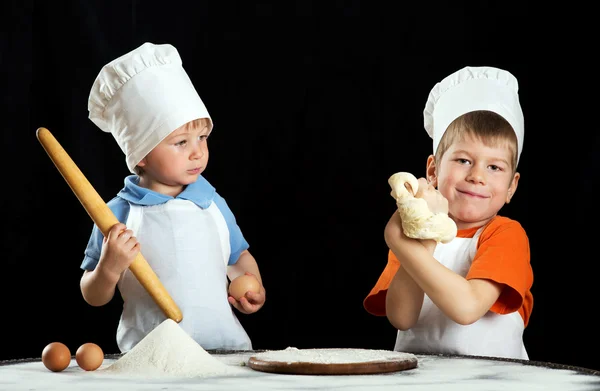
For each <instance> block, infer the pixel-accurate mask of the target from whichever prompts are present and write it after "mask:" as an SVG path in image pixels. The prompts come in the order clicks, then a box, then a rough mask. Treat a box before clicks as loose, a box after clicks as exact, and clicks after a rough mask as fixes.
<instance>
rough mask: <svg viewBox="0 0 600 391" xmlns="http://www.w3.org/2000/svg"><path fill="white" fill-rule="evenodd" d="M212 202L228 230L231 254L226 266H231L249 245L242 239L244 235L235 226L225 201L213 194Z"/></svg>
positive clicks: (235, 223)
mask: <svg viewBox="0 0 600 391" xmlns="http://www.w3.org/2000/svg"><path fill="white" fill-rule="evenodd" d="M213 201H214V203H215V204H216V205H217V207H218V208H219V210H220V211H221V213H222V214H223V217H224V218H225V221H226V222H227V228H228V229H229V245H230V247H231V254H230V255H229V262H228V263H227V264H228V265H233V264H235V263H236V262H237V261H238V259H239V257H240V255H241V254H242V252H243V251H245V250H247V249H248V248H249V247H250V245H249V244H248V242H247V241H246V239H245V238H244V235H242V230H241V229H240V227H239V226H238V225H237V222H236V220H235V216H234V215H233V212H231V209H229V206H228V205H227V202H226V201H225V199H224V198H223V197H221V196H220V195H219V194H215V198H214V199H213Z"/></svg>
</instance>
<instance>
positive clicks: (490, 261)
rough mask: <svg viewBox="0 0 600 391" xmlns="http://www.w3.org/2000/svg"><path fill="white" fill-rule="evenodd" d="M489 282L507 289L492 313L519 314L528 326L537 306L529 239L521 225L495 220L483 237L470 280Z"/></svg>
mask: <svg viewBox="0 0 600 391" xmlns="http://www.w3.org/2000/svg"><path fill="white" fill-rule="evenodd" d="M474 278H478V279H487V280H491V281H495V282H497V283H499V284H503V285H504V289H503V290H502V292H501V293H500V297H499V298H498V300H497V301H496V302H495V303H494V305H493V306H492V308H491V309H490V310H491V311H493V312H495V313H497V314H508V313H511V312H514V311H519V312H520V313H521V316H522V317H523V320H524V323H525V325H526V326H527V323H528V320H529V315H530V313H531V309H532V306H533V296H532V295H531V291H530V289H531V286H532V284H533V270H532V268H531V264H530V253H529V239H528V238H527V235H526V233H525V230H524V229H523V228H522V227H521V225H520V224H519V223H518V222H516V221H514V220H509V219H506V218H497V219H495V220H494V221H493V222H492V223H491V224H490V225H489V226H488V227H486V228H485V229H484V231H483V232H482V233H481V235H480V237H479V243H478V247H477V253H476V254H475V257H474V258H473V263H472V264H471V267H470V269H469V272H468V273H467V276H466V279H467V280H470V279H474Z"/></svg>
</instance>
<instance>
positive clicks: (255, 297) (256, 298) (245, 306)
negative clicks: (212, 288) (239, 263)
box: [227, 272, 266, 314]
mask: <svg viewBox="0 0 600 391" xmlns="http://www.w3.org/2000/svg"><path fill="white" fill-rule="evenodd" d="M246 274H247V275H253V274H252V273H249V272H246ZM227 300H228V301H229V304H231V305H232V306H233V307H234V308H235V309H237V310H238V311H240V312H241V313H243V314H252V313H254V312H256V311H258V310H259V309H261V308H262V306H263V305H264V304H265V300H266V292H265V288H264V287H263V286H262V284H261V285H260V290H259V291H258V293H256V292H251V291H248V292H246V294H245V295H244V296H242V297H240V300H239V301H237V300H236V299H235V298H234V297H233V296H231V295H230V296H229V297H228V298H227Z"/></svg>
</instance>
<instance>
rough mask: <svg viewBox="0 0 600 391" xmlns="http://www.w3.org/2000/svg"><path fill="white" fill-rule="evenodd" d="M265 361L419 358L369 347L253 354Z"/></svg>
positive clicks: (320, 361)
mask: <svg viewBox="0 0 600 391" xmlns="http://www.w3.org/2000/svg"><path fill="white" fill-rule="evenodd" d="M253 357H254V358H256V359H259V360H263V361H276V362H285V363H288V364H291V363H300V362H302V363H311V364H352V363H365V362H380V361H404V360H415V361H416V360H417V356H415V355H414V354H411V353H403V352H395V351H390V350H368V349H297V348H294V347H288V348H286V349H284V350H268V351H266V352H262V353H258V354H255V355H253Z"/></svg>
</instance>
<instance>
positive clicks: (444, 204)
mask: <svg viewBox="0 0 600 391" xmlns="http://www.w3.org/2000/svg"><path fill="white" fill-rule="evenodd" d="M415 198H422V199H424V200H425V201H426V202H427V206H428V207H429V210H430V211H431V213H434V214H436V213H446V214H448V200H447V199H446V198H445V197H444V196H443V195H442V193H440V192H439V191H438V190H436V188H435V187H433V186H432V185H430V184H429V183H427V181H426V180H425V178H419V190H418V191H417V194H415Z"/></svg>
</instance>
